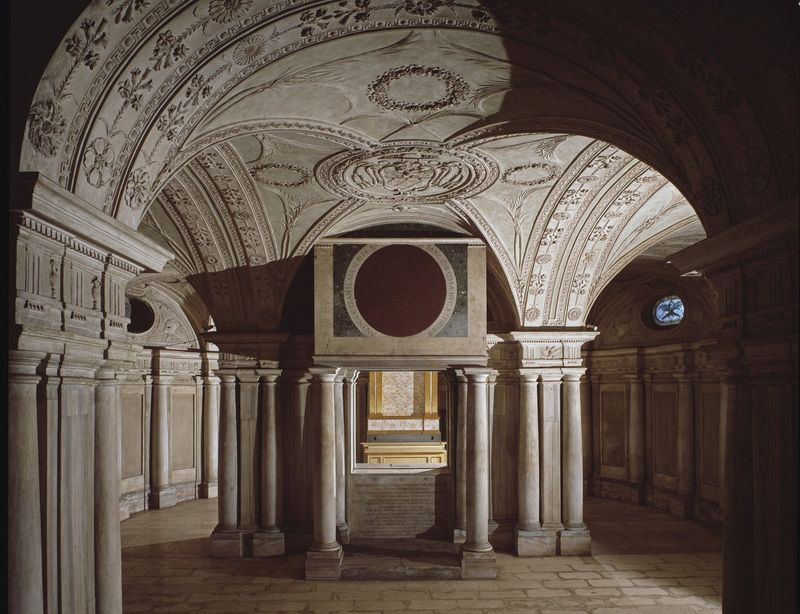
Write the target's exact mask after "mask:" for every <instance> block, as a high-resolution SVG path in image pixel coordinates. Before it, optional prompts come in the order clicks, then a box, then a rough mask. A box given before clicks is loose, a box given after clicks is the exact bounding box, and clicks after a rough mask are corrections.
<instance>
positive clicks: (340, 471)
mask: <svg viewBox="0 0 800 614" xmlns="http://www.w3.org/2000/svg"><path fill="white" fill-rule="evenodd" d="M344 375H345V374H344V373H343V372H340V373H339V374H338V375H337V376H336V380H335V382H334V388H333V390H334V396H333V398H334V412H335V413H334V420H335V423H336V538H337V539H338V540H339V542H340V543H342V544H348V543H350V526H349V525H348V524H347V518H346V517H345V512H346V502H347V497H346V494H347V493H346V478H347V472H346V470H345V459H346V455H345V440H346V439H347V436H346V431H345V416H344V413H345V409H344V408H345V406H344Z"/></svg>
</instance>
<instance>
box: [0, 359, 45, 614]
mask: <svg viewBox="0 0 800 614" xmlns="http://www.w3.org/2000/svg"><path fill="white" fill-rule="evenodd" d="M26 362H27V361H26ZM35 369H36V361H30V364H26V365H24V366H23V365H20V364H17V360H16V359H15V357H14V356H12V355H10V356H9V378H8V497H7V503H8V561H7V562H8V574H9V578H13V582H9V584H8V611H9V612H11V613H12V614H29V613H31V614H40V613H41V612H43V611H44V602H43V594H44V589H43V578H42V571H43V569H42V529H41V516H40V511H39V510H40V500H39V499H40V493H39V436H38V423H37V420H38V415H37V402H36V401H37V394H36V392H37V387H38V384H39V379H40V378H39V376H38V375H35Z"/></svg>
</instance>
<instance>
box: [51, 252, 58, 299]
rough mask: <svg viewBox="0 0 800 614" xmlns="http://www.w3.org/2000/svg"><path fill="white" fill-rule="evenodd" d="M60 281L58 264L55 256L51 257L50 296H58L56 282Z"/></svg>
mask: <svg viewBox="0 0 800 614" xmlns="http://www.w3.org/2000/svg"><path fill="white" fill-rule="evenodd" d="M57 283H58V265H56V261H55V258H50V296H51V297H52V298H55V297H56V284H57Z"/></svg>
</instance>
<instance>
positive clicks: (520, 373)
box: [516, 369, 539, 384]
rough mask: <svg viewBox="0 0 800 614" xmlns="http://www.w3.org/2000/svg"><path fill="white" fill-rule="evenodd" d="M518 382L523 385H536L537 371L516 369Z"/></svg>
mask: <svg viewBox="0 0 800 614" xmlns="http://www.w3.org/2000/svg"><path fill="white" fill-rule="evenodd" d="M516 375H517V377H519V381H520V382H522V383H525V384H538V383H539V371H537V370H536V369H518V370H517V373H516Z"/></svg>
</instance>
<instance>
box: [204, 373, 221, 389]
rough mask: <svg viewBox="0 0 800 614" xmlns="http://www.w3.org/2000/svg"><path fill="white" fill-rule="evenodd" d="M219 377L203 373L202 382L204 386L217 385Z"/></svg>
mask: <svg viewBox="0 0 800 614" xmlns="http://www.w3.org/2000/svg"><path fill="white" fill-rule="evenodd" d="M219 381H220V380H219V378H218V377H217V376H216V375H204V376H203V384H205V385H206V386H219Z"/></svg>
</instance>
